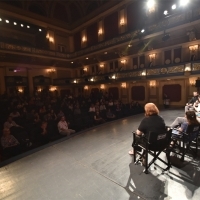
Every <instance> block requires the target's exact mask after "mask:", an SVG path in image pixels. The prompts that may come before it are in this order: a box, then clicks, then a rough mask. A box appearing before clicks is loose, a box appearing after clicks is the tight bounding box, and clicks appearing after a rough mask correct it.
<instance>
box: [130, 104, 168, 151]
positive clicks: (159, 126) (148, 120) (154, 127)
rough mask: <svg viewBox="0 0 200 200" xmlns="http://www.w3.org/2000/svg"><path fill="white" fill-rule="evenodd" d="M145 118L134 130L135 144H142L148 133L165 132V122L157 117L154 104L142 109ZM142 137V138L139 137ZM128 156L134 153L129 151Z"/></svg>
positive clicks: (157, 111) (157, 113)
mask: <svg viewBox="0 0 200 200" xmlns="http://www.w3.org/2000/svg"><path fill="white" fill-rule="evenodd" d="M144 109H145V118H144V119H143V120H142V121H141V123H140V125H139V127H138V129H137V130H136V140H137V143H140V144H142V143H143V140H144V137H145V138H148V134H149V132H150V131H152V132H158V133H162V132H165V130H166V127H165V122H164V120H163V118H162V117H161V116H159V110H158V108H157V106H156V105H155V104H154V103H147V104H146V105H145V107H144ZM142 135H144V137H141V136H142ZM132 145H133V144H132ZM129 154H130V155H133V154H134V151H133V150H131V151H129Z"/></svg>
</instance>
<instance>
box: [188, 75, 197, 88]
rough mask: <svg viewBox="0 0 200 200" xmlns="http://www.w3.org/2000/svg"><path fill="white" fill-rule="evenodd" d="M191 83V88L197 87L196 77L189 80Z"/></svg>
mask: <svg viewBox="0 0 200 200" xmlns="http://www.w3.org/2000/svg"><path fill="white" fill-rule="evenodd" d="M189 83H190V85H191V86H195V83H196V78H195V77H192V78H189Z"/></svg>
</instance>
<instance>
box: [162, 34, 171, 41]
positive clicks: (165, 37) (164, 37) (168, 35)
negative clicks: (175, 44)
mask: <svg viewBox="0 0 200 200" xmlns="http://www.w3.org/2000/svg"><path fill="white" fill-rule="evenodd" d="M169 38H170V34H165V35H164V36H163V37H162V41H164V42H165V41H167V40H169Z"/></svg>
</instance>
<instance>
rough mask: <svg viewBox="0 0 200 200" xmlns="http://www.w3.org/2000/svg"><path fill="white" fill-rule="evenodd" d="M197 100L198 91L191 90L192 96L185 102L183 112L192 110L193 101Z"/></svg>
mask: <svg viewBox="0 0 200 200" xmlns="http://www.w3.org/2000/svg"><path fill="white" fill-rule="evenodd" d="M196 101H198V92H193V97H192V98H191V99H190V101H189V102H188V103H186V106H185V113H186V112H187V111H188V110H194V103H195V102H196Z"/></svg>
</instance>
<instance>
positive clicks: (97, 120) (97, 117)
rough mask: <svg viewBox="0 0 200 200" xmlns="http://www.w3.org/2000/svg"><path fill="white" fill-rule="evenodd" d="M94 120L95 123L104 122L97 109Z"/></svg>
mask: <svg viewBox="0 0 200 200" xmlns="http://www.w3.org/2000/svg"><path fill="white" fill-rule="evenodd" d="M94 122H95V124H101V123H104V122H105V120H104V119H103V118H102V117H101V116H100V114H99V112H98V111H97V112H96V113H95V115H94Z"/></svg>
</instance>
